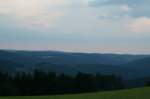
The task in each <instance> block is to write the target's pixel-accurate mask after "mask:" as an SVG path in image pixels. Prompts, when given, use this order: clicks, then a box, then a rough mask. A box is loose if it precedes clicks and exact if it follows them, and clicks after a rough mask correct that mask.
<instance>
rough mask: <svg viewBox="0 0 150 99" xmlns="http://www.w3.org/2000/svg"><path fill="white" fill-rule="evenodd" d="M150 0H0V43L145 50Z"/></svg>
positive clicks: (148, 50)
mask: <svg viewBox="0 0 150 99" xmlns="http://www.w3.org/2000/svg"><path fill="white" fill-rule="evenodd" d="M149 5H150V0H0V49H17V50H57V51H70V52H96V53H125V54H126V53H131V54H150V13H149V10H150V6H149Z"/></svg>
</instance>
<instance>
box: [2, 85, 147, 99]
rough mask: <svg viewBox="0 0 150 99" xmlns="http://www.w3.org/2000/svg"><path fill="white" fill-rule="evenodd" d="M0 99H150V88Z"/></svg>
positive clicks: (3, 98) (5, 98)
mask: <svg viewBox="0 0 150 99" xmlns="http://www.w3.org/2000/svg"><path fill="white" fill-rule="evenodd" d="M0 99H150V87H145V88H135V89H129V90H120V91H110V92H97V93H87V94H75V95H55V96H32V97H0Z"/></svg>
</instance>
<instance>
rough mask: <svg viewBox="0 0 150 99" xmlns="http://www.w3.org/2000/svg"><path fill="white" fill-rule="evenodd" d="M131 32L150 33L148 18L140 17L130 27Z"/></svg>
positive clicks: (149, 19)
mask: <svg viewBox="0 0 150 99" xmlns="http://www.w3.org/2000/svg"><path fill="white" fill-rule="evenodd" d="M130 28H131V30H132V31H133V32H137V33H149V32H150V18H146V17H141V18H137V19H135V20H134V21H133V23H132V24H131V25H130Z"/></svg>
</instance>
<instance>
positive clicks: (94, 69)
mask: <svg viewBox="0 0 150 99" xmlns="http://www.w3.org/2000/svg"><path fill="white" fill-rule="evenodd" d="M35 68H40V69H43V70H44V71H55V72H57V73H62V72H64V73H68V74H75V73H77V72H85V73H98V72H100V73H103V74H118V75H121V76H122V77H124V78H125V79H136V78H142V77H147V76H150V72H149V70H150V55H121V54H98V53H67V52H58V51H16V50H0V69H1V70H5V71H9V72H11V73H12V72H16V71H25V72H32V70H33V69H35Z"/></svg>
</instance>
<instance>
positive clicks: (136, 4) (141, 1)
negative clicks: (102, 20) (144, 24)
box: [89, 0, 150, 18]
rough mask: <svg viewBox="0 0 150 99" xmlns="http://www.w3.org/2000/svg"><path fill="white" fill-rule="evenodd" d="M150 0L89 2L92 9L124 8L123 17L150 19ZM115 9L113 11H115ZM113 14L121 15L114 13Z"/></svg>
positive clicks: (96, 0)
mask: <svg viewBox="0 0 150 99" xmlns="http://www.w3.org/2000/svg"><path fill="white" fill-rule="evenodd" d="M149 4H150V0H136V1H135V0H93V1H91V2H89V5H90V6H92V7H97V8H99V9H101V8H102V7H105V8H107V9H108V10H110V11H111V9H109V6H113V7H114V8H115V7H117V6H122V8H121V9H122V11H124V12H125V11H126V13H124V14H123V15H122V16H131V17H135V18H137V17H150V13H149V9H150V6H149ZM114 8H113V9H114ZM113 14H116V15H117V14H120V12H118V13H113Z"/></svg>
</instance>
